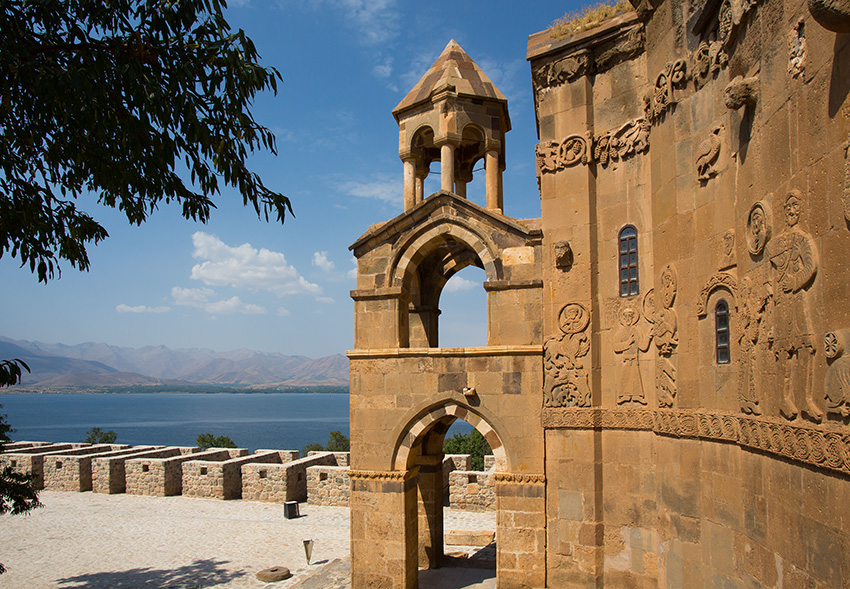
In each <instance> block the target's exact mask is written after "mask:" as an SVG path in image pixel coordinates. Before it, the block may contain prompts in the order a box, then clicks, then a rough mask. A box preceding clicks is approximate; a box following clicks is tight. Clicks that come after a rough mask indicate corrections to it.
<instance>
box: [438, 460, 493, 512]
mask: <svg viewBox="0 0 850 589" xmlns="http://www.w3.org/2000/svg"><path fill="white" fill-rule="evenodd" d="M449 505H450V506H451V507H453V508H454V509H461V510H464V511H493V510H495V509H496V486H495V480H494V479H493V472H491V471H490V472H488V471H481V470H467V471H461V470H455V471H453V472H452V473H451V474H449Z"/></svg>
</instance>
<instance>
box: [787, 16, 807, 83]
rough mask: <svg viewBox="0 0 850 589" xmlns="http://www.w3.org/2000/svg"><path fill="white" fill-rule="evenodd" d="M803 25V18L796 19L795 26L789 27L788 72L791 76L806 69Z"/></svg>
mask: <svg viewBox="0 0 850 589" xmlns="http://www.w3.org/2000/svg"><path fill="white" fill-rule="evenodd" d="M803 26H804V22H803V19H800V20H799V21H797V24H796V26H795V27H794V28H793V29H791V36H790V39H789V40H788V73H789V74H791V77H792V78H796V77H798V76H800V75H802V74H803V73H804V72H805V71H806V35H805V34H804V32H803Z"/></svg>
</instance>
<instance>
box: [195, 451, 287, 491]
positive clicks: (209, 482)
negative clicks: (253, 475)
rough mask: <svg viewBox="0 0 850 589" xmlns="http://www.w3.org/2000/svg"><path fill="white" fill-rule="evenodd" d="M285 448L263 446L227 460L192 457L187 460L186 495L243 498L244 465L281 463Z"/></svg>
mask: <svg viewBox="0 0 850 589" xmlns="http://www.w3.org/2000/svg"><path fill="white" fill-rule="evenodd" d="M281 459H282V457H281V452H278V451H275V450H259V451H257V452H256V453H255V454H249V455H245V456H239V457H234V458H230V459H229V460H225V461H223V462H211V461H209V460H189V461H186V462H184V463H183V495H184V496H185V497H210V498H213V499H241V498H242V467H243V466H245V465H246V464H269V463H278V464H280V463H281Z"/></svg>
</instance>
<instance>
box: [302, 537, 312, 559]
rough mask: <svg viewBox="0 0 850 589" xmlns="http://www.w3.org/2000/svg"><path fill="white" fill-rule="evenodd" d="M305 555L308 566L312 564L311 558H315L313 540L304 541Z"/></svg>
mask: <svg viewBox="0 0 850 589" xmlns="http://www.w3.org/2000/svg"><path fill="white" fill-rule="evenodd" d="M304 555H305V556H306V557H307V564H310V558H311V557H312V556H313V541H312V540H304Z"/></svg>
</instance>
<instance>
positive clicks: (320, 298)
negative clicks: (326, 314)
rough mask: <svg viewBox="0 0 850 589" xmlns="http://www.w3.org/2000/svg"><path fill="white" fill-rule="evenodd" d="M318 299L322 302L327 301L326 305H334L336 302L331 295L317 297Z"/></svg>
mask: <svg viewBox="0 0 850 589" xmlns="http://www.w3.org/2000/svg"><path fill="white" fill-rule="evenodd" d="M316 300H317V301H319V302H320V303H325V304H326V305H332V304H334V303H335V302H336V301H335V300H333V299H332V298H331V297H316Z"/></svg>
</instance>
